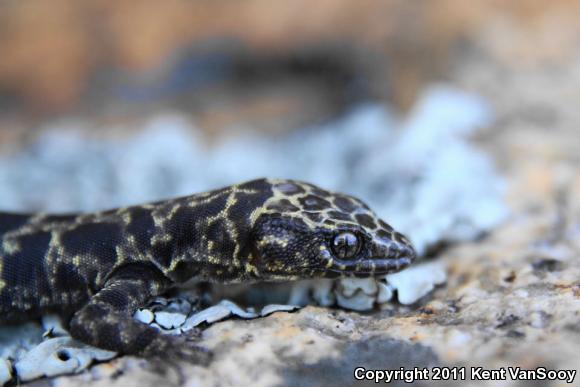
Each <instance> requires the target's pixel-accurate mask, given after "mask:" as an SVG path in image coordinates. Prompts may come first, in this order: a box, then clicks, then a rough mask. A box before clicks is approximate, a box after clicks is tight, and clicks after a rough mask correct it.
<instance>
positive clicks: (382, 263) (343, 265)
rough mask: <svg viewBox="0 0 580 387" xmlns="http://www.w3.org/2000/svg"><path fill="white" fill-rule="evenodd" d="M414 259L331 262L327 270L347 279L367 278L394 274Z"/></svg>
mask: <svg viewBox="0 0 580 387" xmlns="http://www.w3.org/2000/svg"><path fill="white" fill-rule="evenodd" d="M413 259H414V257H400V258H394V259H391V258H389V259H373V258H371V259H364V260H359V261H338V262H333V264H332V267H330V268H328V269H327V270H328V271H330V272H333V273H336V274H342V275H345V276H348V277H357V278H367V277H373V276H378V275H383V274H389V273H395V272H397V271H400V270H403V269H405V268H406V267H408V266H409V265H410V264H411V263H412V262H413Z"/></svg>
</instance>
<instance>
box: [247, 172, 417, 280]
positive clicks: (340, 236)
mask: <svg viewBox="0 0 580 387" xmlns="http://www.w3.org/2000/svg"><path fill="white" fill-rule="evenodd" d="M272 190H273V194H272V196H271V197H270V198H269V199H268V200H267V201H266V202H265V203H264V206H263V208H262V210H261V211H260V212H259V214H257V216H256V219H255V224H254V228H253V241H254V246H253V260H252V264H253V265H254V266H255V267H256V268H257V270H258V271H259V272H260V276H261V277H262V279H266V280H268V279H272V280H292V279H298V278H306V277H327V278H337V277H358V278H364V277H371V276H377V275H382V274H387V273H392V272H396V271H399V270H401V269H404V268H405V267H407V266H408V265H410V264H411V263H412V262H413V260H414V259H415V251H414V249H413V247H412V245H411V243H410V242H409V240H408V239H407V238H406V237H405V236H403V235H402V234H400V233H399V232H397V231H395V230H393V228H392V227H391V226H389V225H388V224H387V223H385V222H384V221H382V220H381V219H379V218H378V217H377V216H376V214H375V213H374V212H373V211H372V210H371V209H370V208H369V207H368V206H367V205H366V204H365V203H363V202H362V201H361V200H359V199H357V198H355V197H352V196H348V195H343V194H338V193H332V192H329V191H326V190H323V189H321V188H318V187H316V186H314V185H311V184H308V183H302V182H297V181H292V180H277V181H275V182H274V183H273V185H272Z"/></svg>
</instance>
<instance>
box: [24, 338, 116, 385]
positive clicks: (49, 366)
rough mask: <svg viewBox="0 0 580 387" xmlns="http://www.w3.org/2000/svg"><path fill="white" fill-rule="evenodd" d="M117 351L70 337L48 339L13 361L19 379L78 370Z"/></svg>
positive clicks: (109, 356)
mask: <svg viewBox="0 0 580 387" xmlns="http://www.w3.org/2000/svg"><path fill="white" fill-rule="evenodd" d="M115 356H117V354H116V353H115V352H111V351H105V350H102V349H97V348H94V347H91V346H88V345H84V344H81V343H79V342H78V341H76V340H73V339H71V338H70V337H58V338H53V339H48V340H45V341H43V342H42V343H40V344H39V345H38V346H36V347H35V348H33V349H32V350H31V351H29V352H28V353H27V354H26V355H24V356H23V357H22V358H20V359H18V360H17V361H16V362H15V363H14V369H15V370H16V372H17V374H18V378H19V380H21V381H23V382H26V381H30V380H34V379H38V378H40V377H43V376H47V377H51V376H56V375H64V374H70V373H77V372H80V371H82V370H84V369H86V368H87V367H88V366H89V365H91V364H92V363H93V362H95V361H105V360H110V359H112V358H113V357H115Z"/></svg>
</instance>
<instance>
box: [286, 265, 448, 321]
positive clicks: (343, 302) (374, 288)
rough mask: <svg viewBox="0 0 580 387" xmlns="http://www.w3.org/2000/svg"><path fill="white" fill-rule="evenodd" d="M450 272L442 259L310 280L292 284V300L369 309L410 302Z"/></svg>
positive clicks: (445, 277)
mask: <svg viewBox="0 0 580 387" xmlns="http://www.w3.org/2000/svg"><path fill="white" fill-rule="evenodd" d="M446 279H447V275H446V272H445V267H444V265H443V263H442V262H438V261H434V262H426V263H419V264H416V265H414V266H411V267H409V268H407V269H405V270H403V271H400V272H398V273H394V274H389V275H386V276H384V277H381V278H348V279H341V280H337V281H330V282H329V281H328V280H321V281H317V280H308V281H300V282H297V283H296V284H294V285H293V289H292V292H291V296H290V299H289V303H292V304H297V305H306V304H309V303H317V304H319V305H325V304H322V303H319V302H318V301H319V300H322V301H323V302H326V300H335V302H336V304H337V305H338V306H340V307H342V308H345V309H351V310H357V311H366V310H372V309H374V308H375V307H379V308H380V307H381V305H382V304H386V303H388V302H391V301H393V297H394V295H395V291H396V294H397V301H398V302H399V303H401V304H405V305H410V304H413V303H415V302H417V301H418V300H419V299H421V298H422V297H424V296H426V295H427V294H428V293H429V292H431V291H432V290H433V289H434V288H435V286H437V285H441V284H443V283H445V281H446Z"/></svg>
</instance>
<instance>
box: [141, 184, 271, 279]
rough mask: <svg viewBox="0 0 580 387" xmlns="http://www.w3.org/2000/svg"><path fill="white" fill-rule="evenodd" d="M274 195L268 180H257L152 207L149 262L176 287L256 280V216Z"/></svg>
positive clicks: (257, 274)
mask: <svg viewBox="0 0 580 387" xmlns="http://www.w3.org/2000/svg"><path fill="white" fill-rule="evenodd" d="M270 193H271V190H270V184H269V183H268V182H267V181H265V180H256V181H252V182H249V183H245V184H242V185H234V186H230V187H227V188H223V189H219V190H215V191H210V192H207V193H204V194H201V195H193V196H188V197H184V198H179V199H174V200H171V201H167V202H162V203H159V204H157V205H154V206H152V207H151V208H149V209H148V210H149V211H150V214H151V219H152V221H153V223H154V232H153V233H152V234H151V236H150V238H149V241H148V244H149V246H150V248H149V249H147V250H146V251H149V252H150V254H151V255H150V257H149V258H150V259H151V260H152V261H153V262H154V264H155V265H156V266H157V267H158V268H159V269H160V270H161V271H162V272H163V273H164V274H165V275H166V276H167V277H168V278H170V279H171V280H172V281H173V282H174V283H183V282H186V281H188V280H191V279H199V280H206V281H210V282H220V283H232V282H241V281H249V280H253V279H254V280H255V279H257V278H258V277H259V273H258V272H257V269H256V268H255V267H254V266H253V265H252V264H251V261H252V246H253V241H252V229H253V226H254V224H253V223H254V220H253V217H252V213H254V211H256V210H257V209H259V208H261V207H262V206H263V204H264V202H265V201H266V200H267V198H268V197H270Z"/></svg>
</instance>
